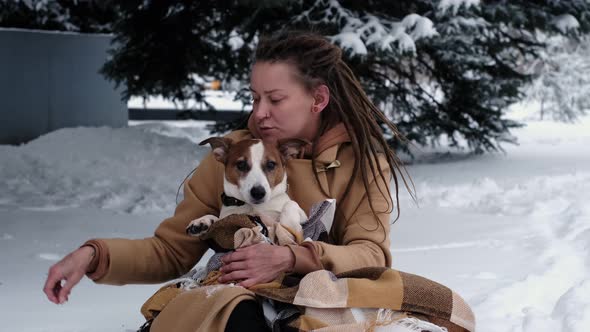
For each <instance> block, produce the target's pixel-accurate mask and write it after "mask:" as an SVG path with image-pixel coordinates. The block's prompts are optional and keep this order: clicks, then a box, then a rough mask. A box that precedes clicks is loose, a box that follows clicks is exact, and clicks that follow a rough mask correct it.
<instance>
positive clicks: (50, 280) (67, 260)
mask: <svg viewBox="0 0 590 332" xmlns="http://www.w3.org/2000/svg"><path fill="white" fill-rule="evenodd" d="M94 254H95V253H94V248H92V247H90V246H84V247H81V248H79V249H77V250H75V251H73V252H71V253H70V254H69V255H67V256H66V257H64V258H63V259H62V260H61V261H59V262H57V263H55V264H54V265H53V266H52V267H50V268H49V275H48V276H47V281H46V282H45V287H43V292H44V293H45V295H47V298H48V299H49V301H51V302H53V303H55V304H62V303H64V302H66V301H67V300H68V296H69V295H70V291H71V290H72V288H73V287H74V286H76V284H78V282H80V279H82V277H83V276H84V275H85V274H86V270H87V269H88V266H89V265H90V262H91V261H92V257H94ZM62 280H64V281H65V284H64V285H62Z"/></svg>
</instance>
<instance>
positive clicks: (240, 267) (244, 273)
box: [219, 243, 295, 288]
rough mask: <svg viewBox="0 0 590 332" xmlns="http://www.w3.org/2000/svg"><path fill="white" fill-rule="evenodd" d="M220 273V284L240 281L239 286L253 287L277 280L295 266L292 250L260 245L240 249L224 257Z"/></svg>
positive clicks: (265, 244)
mask: <svg viewBox="0 0 590 332" xmlns="http://www.w3.org/2000/svg"><path fill="white" fill-rule="evenodd" d="M221 261H222V262H223V264H224V265H223V266H222V267H221V269H219V271H220V272H221V274H222V275H221V277H220V278H219V282H235V281H240V282H239V285H240V286H243V287H246V288H248V287H251V286H254V285H257V284H262V283H265V282H270V281H273V280H275V279H276V278H277V277H278V276H279V275H280V274H281V273H282V272H286V271H289V270H291V269H292V268H293V265H294V264H295V256H294V255H293V253H292V252H291V249H289V248H288V247H283V246H273V245H270V244H267V243H259V244H255V245H252V246H248V247H244V248H239V249H237V250H236V251H234V252H232V253H230V254H227V255H225V256H223V258H222V259H221Z"/></svg>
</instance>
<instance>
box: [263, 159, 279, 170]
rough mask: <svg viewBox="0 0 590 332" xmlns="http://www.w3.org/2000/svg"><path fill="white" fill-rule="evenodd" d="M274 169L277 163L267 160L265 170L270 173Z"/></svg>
mask: <svg viewBox="0 0 590 332" xmlns="http://www.w3.org/2000/svg"><path fill="white" fill-rule="evenodd" d="M275 167H277V163H275V162H274V161H272V160H269V161H267V162H266V169H267V170H268V171H272V170H274V169H275Z"/></svg>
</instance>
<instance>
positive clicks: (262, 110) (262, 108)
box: [254, 101, 270, 120]
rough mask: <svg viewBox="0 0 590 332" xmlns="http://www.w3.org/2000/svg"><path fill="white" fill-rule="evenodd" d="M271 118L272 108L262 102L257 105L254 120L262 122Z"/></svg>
mask: <svg viewBox="0 0 590 332" xmlns="http://www.w3.org/2000/svg"><path fill="white" fill-rule="evenodd" d="M269 116H270V107H269V106H268V105H266V103H263V102H262V101H261V102H259V103H258V105H256V108H254V118H255V119H257V120H261V119H264V118H268V117H269Z"/></svg>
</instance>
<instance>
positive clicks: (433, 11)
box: [103, 0, 590, 151]
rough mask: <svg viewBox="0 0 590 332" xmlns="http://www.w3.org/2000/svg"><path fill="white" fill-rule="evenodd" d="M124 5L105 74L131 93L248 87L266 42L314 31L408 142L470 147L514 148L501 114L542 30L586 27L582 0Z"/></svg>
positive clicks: (247, 0)
mask: <svg viewBox="0 0 590 332" xmlns="http://www.w3.org/2000/svg"><path fill="white" fill-rule="evenodd" d="M120 8H121V11H122V14H121V20H119V21H118V22H117V23H116V24H115V26H114V32H115V34H116V41H117V43H116V44H115V47H114V49H113V53H112V60H111V61H109V62H108V63H106V64H105V67H104V68H103V72H104V73H105V74H106V75H107V76H108V77H110V78H111V79H113V80H114V81H115V82H116V83H118V84H123V85H125V86H126V87H127V92H126V93H127V96H131V95H138V96H148V95H154V94H160V95H163V96H164V97H168V98H176V99H184V98H190V97H193V98H196V99H197V100H201V99H202V96H201V84H200V83H201V82H200V80H202V79H203V78H207V77H216V78H222V79H223V80H224V81H225V82H226V83H227V82H235V81H237V82H240V83H241V84H242V87H243V86H246V85H247V84H248V82H247V76H248V72H249V67H250V65H251V62H250V61H251V56H252V52H253V50H254V48H255V46H256V42H257V39H258V38H259V36H261V35H262V34H269V33H272V32H275V31H277V30H280V29H285V28H287V29H293V28H299V29H302V28H304V29H307V28H311V29H313V30H315V31H318V32H321V33H323V34H324V35H326V36H327V37H328V38H330V39H331V40H332V41H333V42H334V43H336V44H339V45H340V46H341V47H342V48H343V49H344V50H345V56H346V61H347V62H348V63H349V64H350V65H351V67H352V69H353V71H354V72H355V73H356V74H357V76H358V77H359V78H360V79H361V82H362V83H363V85H364V87H365V89H366V91H367V93H368V94H369V95H370V97H371V98H372V99H373V100H374V101H375V103H376V104H377V105H378V106H379V107H380V108H381V109H382V110H383V111H384V112H386V113H387V115H388V116H389V117H390V118H391V119H393V120H394V122H395V123H396V124H397V125H398V127H399V128H400V130H401V132H402V133H404V134H405V135H406V136H407V137H408V138H409V139H410V140H412V141H414V142H417V143H420V144H428V143H435V142H437V141H438V140H439V139H440V138H446V139H448V140H449V141H450V142H451V144H456V145H460V144H462V143H464V142H465V145H467V146H469V148H471V149H473V150H474V151H484V150H495V149H498V148H499V147H500V146H499V144H500V143H502V142H513V141H514V139H513V138H512V137H511V136H510V134H509V129H510V128H513V127H516V126H518V124H517V123H515V122H513V121H509V120H507V119H504V118H503V111H504V110H505V109H506V107H507V106H508V105H510V104H512V103H514V102H515V101H518V100H519V99H521V98H522V93H521V91H522V87H523V85H524V84H525V83H527V82H528V81H529V80H530V78H531V75H530V74H529V73H527V72H526V71H525V70H524V69H523V68H526V64H527V63H529V62H530V61H533V60H534V59H536V58H537V57H538V56H539V52H540V50H542V47H543V44H542V43H541V42H540V41H539V40H538V39H537V38H536V37H537V34H536V31H543V32H545V33H562V30H563V29H560V26H561V25H563V24H566V25H568V24H567V22H569V25H568V26H570V27H573V26H574V25H577V29H576V31H588V30H589V24H590V23H589V21H590V14H589V13H590V3H589V2H588V1H586V0H571V1H555V0H539V1H524V0H515V1H508V0H505V1H483V0H482V1H479V0H415V1H409V0H399V1H395V2H392V1H386V0H380V1H377V0H366V1H362V2H360V1H352V0H282V1H272V0H267V1H253V0H234V1H229V0H226V1H167V2H166V3H165V4H162V3H160V2H154V1H150V2H148V1H129V2H125V4H124V5H123V4H121V5H120ZM564 22H565V23H564ZM572 22H573V23H572ZM233 86H234V87H235V88H236V89H237V90H240V89H239V88H240V84H237V85H233ZM243 96H244V95H243ZM244 98H246V96H244ZM244 100H247V99H244ZM385 134H386V135H388V134H389V133H385ZM391 142H392V143H395V142H396V139H395V138H392V140H391Z"/></svg>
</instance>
